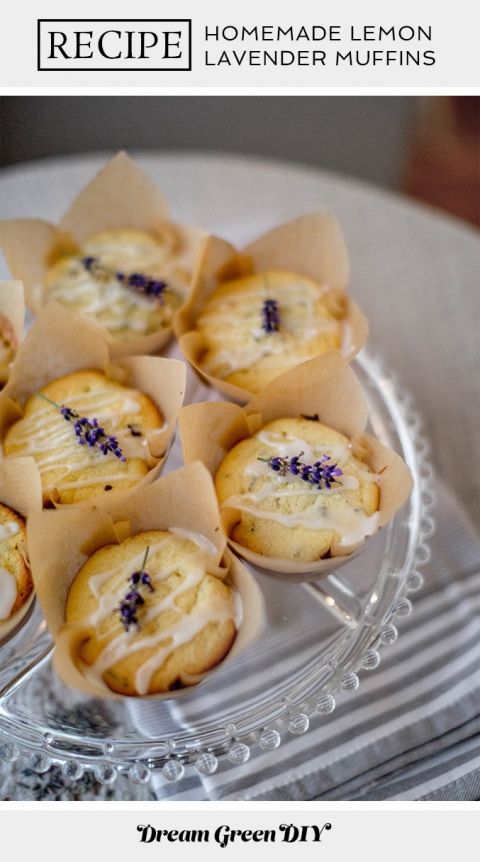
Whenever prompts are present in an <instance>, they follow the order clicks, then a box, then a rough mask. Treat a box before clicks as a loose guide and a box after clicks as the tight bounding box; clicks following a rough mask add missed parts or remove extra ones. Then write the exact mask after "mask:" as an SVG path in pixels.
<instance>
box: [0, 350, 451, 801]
mask: <svg viewBox="0 0 480 862" xmlns="http://www.w3.org/2000/svg"><path fill="white" fill-rule="evenodd" d="M355 364H357V365H358V366H359V367H360V368H361V370H362V371H363V372H364V374H365V375H366V376H367V379H368V381H369V385H370V386H371V387H372V389H375V390H376V391H377V394H378V393H381V398H382V401H383V403H384V406H385V409H386V411H387V413H388V415H389V417H390V420H391V422H392V423H393V426H394V427H395V430H396V433H397V434H398V437H399V440H400V443H401V446H402V449H403V453H402V454H403V457H404V458H405V460H406V461H407V463H408V465H409V467H410V469H411V470H412V474H413V478H414V487H413V491H412V495H411V498H410V501H409V506H410V516H409V519H408V522H405V521H403V522H402V525H403V529H405V528H406V529H407V531H408V540H407V542H406V546H405V549H404V551H403V552H402V553H403V559H402V560H401V562H400V563H399V564H396V565H392V560H391V558H390V556H389V552H388V551H389V547H390V548H391V546H392V543H393V541H394V538H393V533H392V531H393V530H394V528H395V524H396V523H397V524H398V522H399V519H400V520H401V519H402V513H401V512H400V513H398V514H397V515H396V517H395V518H394V520H393V522H392V524H391V525H390V528H389V535H388V537H387V543H386V545H387V547H386V551H385V553H384V561H383V564H382V567H381V572H379V574H378V578H377V584H376V586H375V591H374V593H372V594H371V596H370V599H369V601H368V602H367V605H366V607H365V610H364V613H363V615H362V624H361V625H358V627H357V628H356V629H350V628H348V627H346V628H345V632H344V635H343V636H342V637H341V638H340V639H338V640H337V641H336V642H335V643H334V644H333V646H332V649H331V652H330V654H328V655H327V657H326V660H325V661H324V662H323V663H322V666H321V667H319V666H318V665H317V666H316V665H315V664H314V663H313V666H312V662H310V663H309V664H308V663H307V666H306V668H304V671H303V675H302V676H301V678H296V679H295V680H293V681H292V682H291V683H290V684H289V685H288V686H284V693H283V695H282V696H279V694H278V692H275V694H273V695H272V694H270V695H269V694H268V692H267V693H266V695H265V699H264V702H263V703H262V704H261V706H258V705H255V706H253V707H252V708H250V709H249V710H246V711H245V712H244V713H243V714H240V715H234V716H233V717H232V721H224V722H222V723H218V724H217V725H215V723H213V727H211V728H209V729H208V730H202V731H201V732H200V733H195V734H192V733H181V732H179V733H178V734H177V735H175V737H173V736H171V737H169V738H164V739H150V740H146V739H140V738H139V740H137V741H132V740H131V739H130V740H128V741H126V740H125V741H120V740H114V739H112V740H109V741H106V742H105V741H104V742H103V743H102V742H100V741H99V740H98V738H85V750H84V751H83V752H82V750H81V746H79V743H78V738H77V739H75V740H74V739H73V737H71V738H70V737H69V735H68V734H67V733H66V734H64V735H63V736H62V734H59V733H57V734H55V736H54V735H52V734H51V733H45V732H42V731H41V729H40V728H38V729H37V730H36V731H35V732H32V730H31V728H29V731H28V732H25V729H24V728H23V731H24V732H23V733H22V728H21V727H19V726H18V724H16V723H15V722H14V721H12V716H11V715H8V714H6V713H5V712H4V711H2V708H1V704H2V693H3V692H2V691H0V758H1V759H3V760H4V761H6V762H10V763H13V762H14V761H16V760H18V759H19V758H24V759H26V761H27V764H28V766H29V767H30V768H31V769H32V770H33V771H35V772H37V773H40V774H41V773H45V772H47V771H48V770H49V769H50V768H51V767H52V766H53V765H57V766H60V767H61V769H62V771H63V774H64V776H65V777H66V778H67V779H68V780H69V781H72V782H74V781H78V780H80V779H81V778H82V777H83V775H84V773H85V771H86V770H90V771H92V772H93V774H94V776H95V778H96V779H97V781H99V782H100V783H102V784H105V785H110V784H113V783H114V782H115V780H116V778H117V777H118V776H119V775H121V774H122V775H127V776H128V778H129V779H130V781H132V782H133V783H135V784H147V783H148V782H149V780H150V778H151V776H152V774H153V773H154V772H155V773H157V774H159V773H160V772H161V774H162V775H163V779H164V780H165V782H167V783H171V782H175V781H179V780H180V779H181V778H183V777H184V775H185V774H186V772H187V770H190V771H193V773H195V772H196V773H197V774H198V775H204V776H205V775H213V774H214V773H215V772H216V771H217V769H218V766H219V763H220V761H221V760H222V759H226V760H227V761H228V762H229V763H230V764H233V765H241V764H246V763H247V761H248V760H249V758H250V755H251V752H252V751H254V749H255V748H256V747H257V748H259V749H261V750H263V751H273V750H275V749H277V748H278V747H279V746H280V745H281V742H282V734H285V733H286V734H294V735H300V734H304V733H306V732H307V731H308V729H309V727H311V726H312V723H314V722H316V721H319V720H321V716H322V715H329V714H331V713H332V712H333V711H334V709H335V705H336V704H335V695H336V694H338V692H340V691H343V692H355V691H356V690H357V689H358V687H359V685H360V677H359V674H360V673H361V672H364V671H372V670H374V669H375V668H377V667H378V665H379V664H380V661H381V654H380V649H381V648H382V647H384V646H388V645H391V644H393V643H394V642H395V641H396V639H397V636H398V630H397V625H396V623H397V621H398V619H401V618H402V617H404V616H407V615H408V614H410V612H411V610H412V603H411V601H410V599H409V598H408V594H409V593H415V592H417V591H418V590H419V589H421V587H422V584H423V577H422V575H421V573H420V572H419V571H418V569H419V568H420V567H421V566H422V565H424V564H425V563H426V562H427V561H428V560H429V557H430V549H429V545H428V539H429V538H430V536H431V535H432V534H433V532H434V528H435V522H434V519H433V517H432V515H431V510H432V508H433V506H434V502H435V497H434V492H433V471H432V467H431V464H430V461H429V458H428V454H429V447H428V443H427V440H426V438H425V436H424V435H423V432H422V427H421V420H420V417H419V415H418V413H417V411H416V410H415V408H414V405H413V403H412V400H411V398H410V396H409V395H408V394H407V393H406V392H405V391H404V390H403V388H402V387H401V386H400V385H399V383H398V380H397V378H396V377H395V376H394V375H392V374H391V373H390V372H386V371H385V368H384V364H383V361H382V360H381V359H380V358H379V356H378V355H375V354H373V353H372V352H371V351H370V350H369V349H368V350H367V349H364V350H362V352H361V353H360V354H359V356H358V357H357V358H356V360H355V361H354V365H355ZM312 589H315V587H314V586H313V587H312ZM373 595H374V596H375V599H374V603H373V602H372V596H373ZM37 613H38V608H37ZM44 647H45V649H44V650H43V653H42V651H41V650H39V651H38V654H37V655H36V657H35V659H34V661H33V662H32V667H31V668H30V670H29V672H28V675H31V674H32V673H35V669H36V667H39V666H40V665H41V664H42V662H43V659H44V658H45V657H46V656H47V655H48V654H49V652H50V648H51V643H50V641H49V636H48V633H47V632H45V637H44ZM17 671H20V668H18V667H17ZM22 677H23V678H24V677H25V674H24V673H19V680H21V679H22ZM12 685H13V686H15V679H14V680H13V681H12V682H11V683H10V684H9V686H7V687H6V688H7V689H9V690H11V688H12ZM4 691H5V689H4ZM87 752H88V753H87Z"/></svg>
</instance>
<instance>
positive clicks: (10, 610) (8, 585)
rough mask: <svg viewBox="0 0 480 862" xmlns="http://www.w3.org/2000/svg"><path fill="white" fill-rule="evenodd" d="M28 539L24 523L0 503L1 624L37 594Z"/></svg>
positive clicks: (18, 516) (16, 514) (15, 513)
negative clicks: (26, 553)
mask: <svg viewBox="0 0 480 862" xmlns="http://www.w3.org/2000/svg"><path fill="white" fill-rule="evenodd" d="M25 538H26V536H25V521H24V519H23V518H22V517H21V516H20V515H19V514H18V513H17V512H14V511H13V509H10V508H9V507H8V506H5V505H4V504H3V503H0V624H1V623H4V622H5V621H7V620H10V619H11V618H12V617H13V616H14V615H15V614H16V613H17V612H18V611H19V610H20V609H21V608H22V607H23V606H24V605H25V604H26V602H27V600H28V599H29V598H30V595H31V593H32V591H33V583H32V578H31V575H30V569H29V566H28V564H27V561H26V558H25V554H24V552H23V547H24V546H25Z"/></svg>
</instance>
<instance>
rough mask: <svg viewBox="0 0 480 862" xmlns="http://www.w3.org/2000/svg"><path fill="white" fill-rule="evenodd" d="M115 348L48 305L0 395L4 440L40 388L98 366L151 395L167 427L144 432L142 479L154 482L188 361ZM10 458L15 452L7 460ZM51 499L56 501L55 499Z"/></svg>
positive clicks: (88, 324) (93, 328)
mask: <svg viewBox="0 0 480 862" xmlns="http://www.w3.org/2000/svg"><path fill="white" fill-rule="evenodd" d="M111 346H112V345H111V341H109V340H108V339H106V338H105V330H104V329H103V328H102V327H100V326H98V325H97V324H96V323H95V322H94V321H93V320H89V319H88V318H86V317H83V316H81V315H77V314H74V313H73V312H71V311H68V310H67V309H66V308H64V307H63V306H61V305H59V304H58V303H53V302H52V303H49V305H47V306H46V307H45V308H44V309H43V311H42V312H41V314H40V315H39V317H38V318H37V320H36V321H35V323H34V324H33V326H32V328H31V330H30V332H29V333H28V335H27V337H26V338H25V341H24V342H23V344H22V345H21V347H20V349H19V351H18V353H17V357H16V359H15V361H14V363H13V365H12V368H11V373H10V378H9V381H8V384H7V385H6V386H5V388H4V389H3V391H2V392H1V393H0V440H2V441H3V440H4V437H5V434H6V432H7V430H8V429H9V428H10V426H11V425H12V424H13V423H14V422H16V421H17V420H18V419H21V418H22V416H23V410H24V406H25V403H26V401H27V399H28V398H29V397H30V396H32V395H35V394H37V393H38V392H39V391H40V390H41V389H42V387H44V386H46V385H47V384H48V383H51V382H52V381H54V380H57V379H58V378H60V377H63V376H64V375H66V374H70V373H71V372H75V371H80V370H92V369H96V370H99V371H102V372H104V373H105V374H106V376H107V378H108V379H111V380H113V381H116V382H118V383H121V384H124V385H125V386H131V387H133V388H135V389H138V390H139V391H140V392H143V393H145V395H148V396H149V397H150V398H151V399H152V401H153V402H154V404H155V405H156V406H157V407H158V409H159V411H160V413H161V415H162V416H163V426H162V427H161V428H159V429H158V430H155V431H151V432H148V433H147V434H146V447H145V452H146V456H147V457H146V461H147V466H148V468H149V472H148V473H147V474H146V475H145V476H144V478H143V479H142V480H141V482H142V484H143V483H145V482H150V481H152V480H153V479H154V478H155V477H156V476H157V475H158V474H159V472H160V470H161V468H162V465H163V463H164V460H165V455H166V452H167V450H168V447H169V445H170V443H171V441H172V439H173V435H174V432H175V427H176V421H177V416H178V412H179V410H180V407H181V405H182V403H183V397H184V393H185V365H184V363H183V362H179V361H178V360H175V359H165V358H163V357H157V356H127V357H116V356H115V357H114V356H112V350H111ZM10 458H13V456H9V457H8V459H7V460H10ZM112 493H114V492H112ZM119 493H120V492H119ZM50 502H52V503H55V502H56V499H55V498H54V497H52V500H51V501H50Z"/></svg>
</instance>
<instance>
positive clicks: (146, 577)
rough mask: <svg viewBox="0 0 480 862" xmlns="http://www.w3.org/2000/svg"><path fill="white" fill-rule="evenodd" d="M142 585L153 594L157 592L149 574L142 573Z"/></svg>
mask: <svg viewBox="0 0 480 862" xmlns="http://www.w3.org/2000/svg"><path fill="white" fill-rule="evenodd" d="M142 584H144V586H146V587H148V589H149V590H150V592H151V593H154V592H155V587H154V586H153V584H152V581H151V578H150V575H149V574H148V572H142Z"/></svg>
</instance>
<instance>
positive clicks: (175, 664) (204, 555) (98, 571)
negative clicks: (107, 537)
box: [65, 530, 237, 696]
mask: <svg viewBox="0 0 480 862" xmlns="http://www.w3.org/2000/svg"><path fill="white" fill-rule="evenodd" d="M217 559H218V551H217V549H216V548H215V547H214V546H213V545H212V544H211V543H210V542H209V541H208V540H207V539H206V538H205V537H203V536H200V535H198V536H197V534H191V533H188V532H186V531H182V530H178V531H177V530H175V531H174V530H172V531H160V530H158V531H149V532H143V533H139V534H138V535H136V536H132V537H131V538H128V539H126V540H125V541H123V542H122V543H121V544H119V545H108V546H106V547H103V548H100V550H98V551H96V552H95V553H94V554H93V555H92V556H91V557H90V558H89V559H88V560H87V561H86V563H85V564H84V565H83V566H82V568H81V569H80V570H79V572H78V573H77V574H76V576H75V578H74V580H73V581H72V584H71V586H70V590H69V592H68V596H67V603H66V610H65V620H66V624H67V626H68V625H70V624H71V625H78V626H82V627H84V628H85V638H84V639H83V638H82V639H81V641H80V645H79V647H78V664H79V666H81V668H82V672H83V673H84V674H85V675H86V676H87V677H88V678H89V679H91V680H93V681H95V682H97V683H98V682H103V683H105V684H106V685H107V686H108V688H110V689H111V690H112V691H114V692H117V693H120V694H124V695H131V696H135V695H147V694H158V693H162V692H168V691H171V690H173V689H178V688H183V687H184V686H188V685H189V684H191V683H192V681H197V680H198V677H199V675H203V674H205V673H206V672H207V671H209V670H210V669H211V668H213V667H214V666H215V665H216V664H218V663H219V662H220V661H221V660H222V659H223V658H224V656H225V655H226V654H227V652H228V651H229V649H230V647H231V646H232V644H233V641H234V640H235V636H236V632H237V625H236V593H235V592H234V590H232V588H231V587H230V586H228V585H227V584H226V583H224V581H223V580H222V579H221V578H220V577H219V576H218V575H219V569H218V567H217V564H216V560H217Z"/></svg>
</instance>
